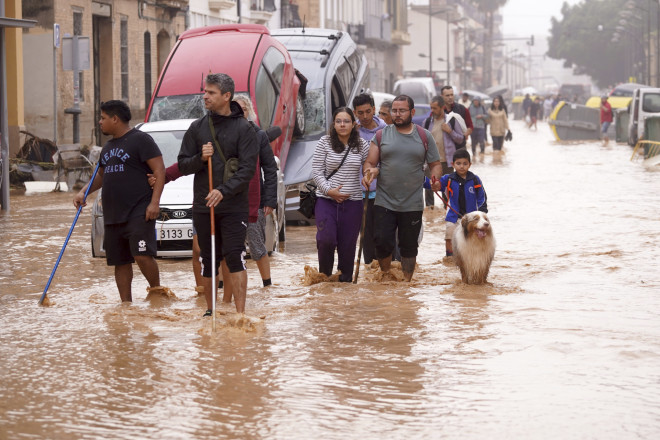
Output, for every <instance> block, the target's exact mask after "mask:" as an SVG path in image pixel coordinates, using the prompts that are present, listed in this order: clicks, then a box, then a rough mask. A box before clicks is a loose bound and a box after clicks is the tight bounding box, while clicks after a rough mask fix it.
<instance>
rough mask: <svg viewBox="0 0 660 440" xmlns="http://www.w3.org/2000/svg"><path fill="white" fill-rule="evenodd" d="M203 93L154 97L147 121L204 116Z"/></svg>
mask: <svg viewBox="0 0 660 440" xmlns="http://www.w3.org/2000/svg"><path fill="white" fill-rule="evenodd" d="M205 111H206V110H205V108H204V99H203V95H202V94H199V95H176V96H160V97H158V98H156V99H154V104H153V106H152V107H151V114H150V115H149V122H155V121H171V120H172V119H197V118H201V117H202V116H204V112H205Z"/></svg>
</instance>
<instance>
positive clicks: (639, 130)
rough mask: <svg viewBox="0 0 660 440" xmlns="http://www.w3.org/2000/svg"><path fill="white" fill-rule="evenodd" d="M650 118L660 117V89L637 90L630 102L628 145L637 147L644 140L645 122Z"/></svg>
mask: <svg viewBox="0 0 660 440" xmlns="http://www.w3.org/2000/svg"><path fill="white" fill-rule="evenodd" d="M649 116H660V88H653V87H648V88H640V89H635V91H634V92H633V98H632V101H631V102H630V119H629V121H628V144H629V145H630V146H633V147H634V146H635V145H636V144H637V141H638V140H640V139H643V138H644V121H645V120H646V118H648V117H649Z"/></svg>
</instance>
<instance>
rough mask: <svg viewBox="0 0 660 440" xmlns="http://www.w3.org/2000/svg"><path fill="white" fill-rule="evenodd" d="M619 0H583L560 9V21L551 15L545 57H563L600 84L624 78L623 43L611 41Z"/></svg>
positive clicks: (567, 63) (618, 9) (624, 48)
mask: <svg viewBox="0 0 660 440" xmlns="http://www.w3.org/2000/svg"><path fill="white" fill-rule="evenodd" d="M622 3H623V2H622V0H585V1H583V2H581V3H578V4H577V5H574V6H569V5H568V4H567V3H564V5H563V6H562V8H561V13H562V15H563V17H562V19H561V21H560V20H557V19H556V18H555V17H553V18H552V20H551V21H552V29H551V31H550V37H549V38H548V47H549V49H548V56H550V57H551V58H555V59H558V60H564V66H565V67H572V68H573V70H574V71H575V73H578V74H586V75H589V76H590V77H591V78H592V79H593V81H594V82H595V83H596V84H597V85H598V86H599V87H603V88H604V87H607V86H609V85H613V84H616V83H619V82H622V81H624V80H625V79H626V78H625V72H626V71H628V69H627V68H626V65H625V61H624V60H626V59H629V57H626V54H625V51H626V46H625V45H624V43H623V42H616V43H614V42H612V35H613V34H614V32H615V27H616V26H617V25H618V24H619V23H618V21H619V19H620V17H619V15H618V13H619V11H620V10H621V6H622Z"/></svg>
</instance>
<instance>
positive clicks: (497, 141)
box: [491, 136, 504, 151]
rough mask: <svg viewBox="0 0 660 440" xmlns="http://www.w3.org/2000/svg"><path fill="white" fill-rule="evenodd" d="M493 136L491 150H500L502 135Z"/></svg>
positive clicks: (502, 141) (502, 140) (502, 142)
mask: <svg viewBox="0 0 660 440" xmlns="http://www.w3.org/2000/svg"><path fill="white" fill-rule="evenodd" d="M491 137H492V138H493V151H500V150H502V145H503V144H504V136H491Z"/></svg>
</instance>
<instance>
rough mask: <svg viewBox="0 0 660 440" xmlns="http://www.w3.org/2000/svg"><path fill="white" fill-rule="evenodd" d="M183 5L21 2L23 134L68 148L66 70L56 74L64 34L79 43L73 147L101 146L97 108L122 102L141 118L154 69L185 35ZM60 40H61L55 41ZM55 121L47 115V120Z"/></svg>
mask: <svg viewBox="0 0 660 440" xmlns="http://www.w3.org/2000/svg"><path fill="white" fill-rule="evenodd" d="M186 11H187V1H181V0H177V1H173V0H159V1H158V2H152V1H144V0H138V1H136V0H46V1H44V0H23V16H24V17H25V18H29V19H34V20H37V26H35V27H34V28H32V29H29V30H26V31H25V32H24V33H23V54H24V55H23V62H24V66H23V72H24V84H25V87H24V97H25V129H26V130H27V131H29V132H31V133H33V134H35V135H37V136H39V137H45V138H48V139H54V140H55V141H56V142H57V143H59V144H62V143H72V140H73V122H72V121H73V117H72V115H71V114H68V113H66V112H65V109H70V108H73V107H74V95H75V93H74V79H73V75H74V72H72V71H70V70H69V71H65V70H63V51H64V48H63V45H62V44H60V47H59V48H57V49H55V48H54V34H55V31H54V26H55V24H58V25H59V29H60V34H61V36H62V37H64V36H74V35H75V36H80V37H87V39H88V42H89V70H84V71H81V72H80V74H79V79H80V81H79V84H80V85H79V108H80V111H81V112H80V134H79V138H80V143H81V144H83V145H102V144H103V142H104V141H105V140H106V139H104V137H103V136H102V135H101V133H99V131H98V124H97V121H98V119H99V115H100V110H99V105H100V102H102V101H106V100H110V99H122V100H124V101H126V102H127V103H128V105H129V106H130V108H131V111H132V113H133V120H132V123H133V124H135V123H137V122H140V121H141V120H142V119H143V118H144V115H145V112H146V107H147V105H148V103H149V99H150V97H151V92H152V90H153V88H154V86H155V84H156V81H157V79H158V75H159V72H160V69H161V68H162V66H163V65H164V64H165V61H166V60H167V56H168V54H169V52H170V49H171V48H172V46H173V45H174V44H175V42H176V39H177V37H178V36H179V35H180V34H181V33H183V32H184V31H185V30H186V20H187V15H186ZM61 42H63V40H61ZM54 115H55V117H54Z"/></svg>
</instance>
